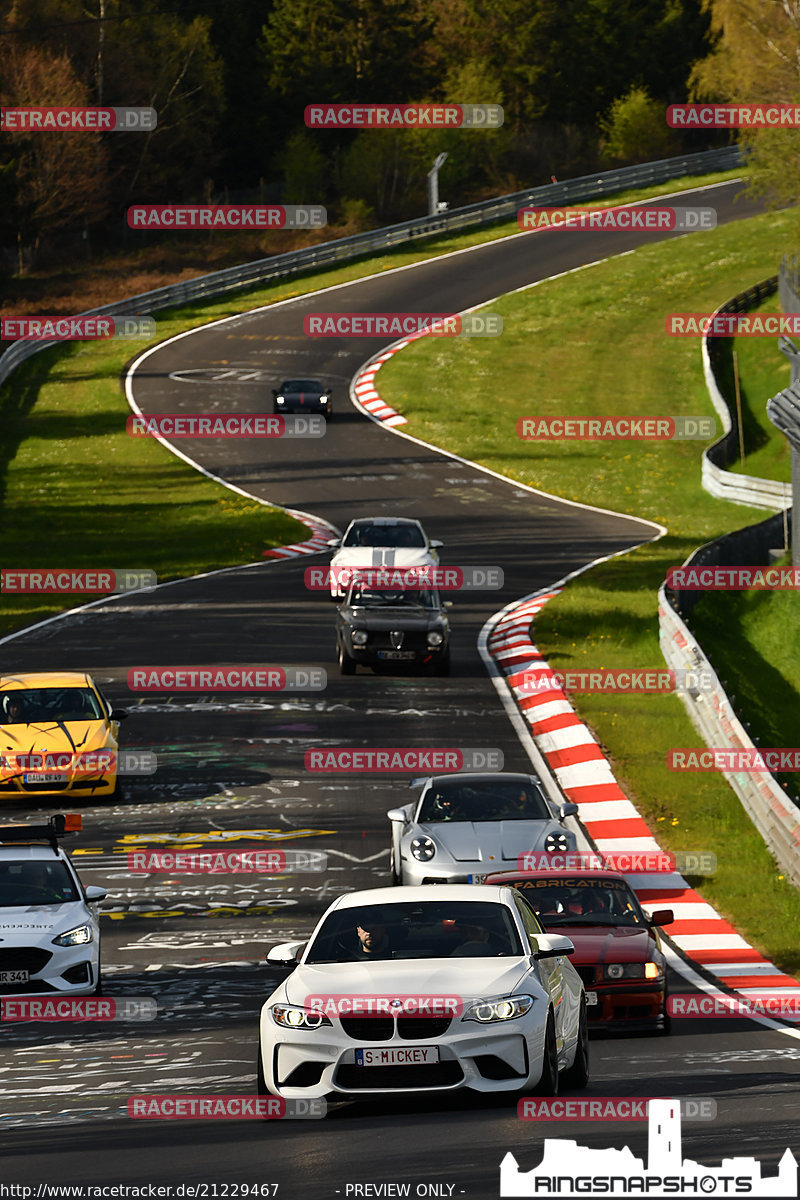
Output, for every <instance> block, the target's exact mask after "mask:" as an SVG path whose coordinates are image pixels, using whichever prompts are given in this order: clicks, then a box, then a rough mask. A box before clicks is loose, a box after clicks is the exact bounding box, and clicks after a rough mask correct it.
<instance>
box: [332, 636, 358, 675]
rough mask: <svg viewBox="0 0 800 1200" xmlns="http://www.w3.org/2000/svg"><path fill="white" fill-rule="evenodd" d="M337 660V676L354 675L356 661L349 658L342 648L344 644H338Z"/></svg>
mask: <svg viewBox="0 0 800 1200" xmlns="http://www.w3.org/2000/svg"><path fill="white" fill-rule="evenodd" d="M337 658H338V661H339V674H340V675H355V673H356V660H355V659H354V658H351V656H350V655H349V654H348V653H347V651H346V650H345V648H344V642H339V645H338V647H337Z"/></svg>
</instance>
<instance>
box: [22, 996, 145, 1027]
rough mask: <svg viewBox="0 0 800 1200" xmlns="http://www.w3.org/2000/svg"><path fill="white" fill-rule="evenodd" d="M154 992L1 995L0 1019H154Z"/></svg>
mask: <svg viewBox="0 0 800 1200" xmlns="http://www.w3.org/2000/svg"><path fill="white" fill-rule="evenodd" d="M157 1014H158V1002H157V1001H156V999H155V997H154V996H103V997H102V998H100V997H98V996H2V997H0V1021H3V1022H11V1021H154V1020H155V1019H156V1016H157Z"/></svg>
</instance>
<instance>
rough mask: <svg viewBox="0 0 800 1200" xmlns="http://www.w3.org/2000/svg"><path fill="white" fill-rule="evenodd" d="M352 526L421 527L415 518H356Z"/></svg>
mask: <svg viewBox="0 0 800 1200" xmlns="http://www.w3.org/2000/svg"><path fill="white" fill-rule="evenodd" d="M350 525H419V521H418V520H416V518H415V517H355V519H354V520H352V521H351V522H350ZM348 528H349V526H348Z"/></svg>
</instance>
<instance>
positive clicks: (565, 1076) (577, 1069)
mask: <svg viewBox="0 0 800 1200" xmlns="http://www.w3.org/2000/svg"><path fill="white" fill-rule="evenodd" d="M588 1082H589V1020H588V1018H587V1016H586V1001H585V1000H581V1015H580V1018H579V1020H578V1044H577V1046H576V1047H575V1060H574V1062H573V1064H572V1066H571V1067H567V1069H566V1070H565V1071H562V1072H561V1083H563V1084H564V1086H565V1087H568V1088H576V1089H579V1088H585V1087H586V1085H587V1083H588Z"/></svg>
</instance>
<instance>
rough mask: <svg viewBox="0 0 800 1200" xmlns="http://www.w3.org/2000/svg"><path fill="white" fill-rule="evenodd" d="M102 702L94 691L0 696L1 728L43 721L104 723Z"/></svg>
mask: <svg viewBox="0 0 800 1200" xmlns="http://www.w3.org/2000/svg"><path fill="white" fill-rule="evenodd" d="M104 716H105V714H104V712H103V710H102V708H101V707H100V701H99V700H98V698H97V696H96V695H95V693H94V692H93V691H92V689H91V688H74V687H50V688H28V689H26V690H23V689H21V688H20V689H17V690H16V691H12V692H4V693H0V724H2V725H27V724H31V723H32V722H37V723H41V722H43V721H102V719H103V717H104Z"/></svg>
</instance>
